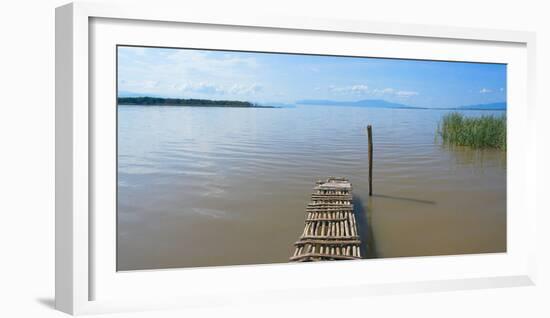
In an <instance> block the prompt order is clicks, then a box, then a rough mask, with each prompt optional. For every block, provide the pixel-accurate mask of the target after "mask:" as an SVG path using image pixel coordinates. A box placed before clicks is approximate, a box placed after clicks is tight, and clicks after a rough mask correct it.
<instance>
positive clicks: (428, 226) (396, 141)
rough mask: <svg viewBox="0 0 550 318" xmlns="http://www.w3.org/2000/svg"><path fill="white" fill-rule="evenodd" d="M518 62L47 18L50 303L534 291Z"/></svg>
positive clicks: (301, 30) (122, 305)
mask: <svg viewBox="0 0 550 318" xmlns="http://www.w3.org/2000/svg"><path fill="white" fill-rule="evenodd" d="M181 12H184V13H181ZM533 45H534V35H533V34H532V33H528V32H513V31H496V30H474V29H463V28H451V27H430V26H420V25H401V24H393V23H388V24H385V23H370V22H362V21H332V20H319V21H318V20H313V19H312V20H303V19H293V18H288V17H277V16H274V17H254V18H251V17H246V16H241V17H236V16H232V17H224V16H212V15H204V14H201V13H200V12H192V13H190V12H188V11H186V10H178V8H169V7H166V8H155V10H150V8H147V6H139V5H138V6H133V7H131V8H129V7H128V8H127V7H120V6H118V7H117V6H115V5H112V4H111V5H107V4H106V5H98V4H86V3H77V4H70V5H67V6H64V7H60V8H58V9H57V12H56V308H58V309H60V310H62V311H65V312H68V313H72V314H80V313H98V312H109V311H115V310H116V311H120V310H141V309H154V308H168V307H185V306H188V305H192V304H193V305H196V304H201V303H202V304H207V303H209V302H215V303H233V302H239V301H242V300H240V299H243V297H245V298H246V299H247V300H248V301H250V300H251V299H252V300H258V301H266V300H268V301H286V300H290V299H292V298H293V297H296V296H297V295H301V297H302V298H303V299H308V298H316V299H319V298H323V297H345V295H346V294H347V293H348V292H350V291H353V293H355V294H357V295H370V294H387V293H400V292H407V291H425V290H453V289H470V288H489V287H506V286H520V285H529V284H533V275H534V273H533V270H532V268H533V264H534V262H535V259H534V253H535V251H534V246H535V244H534V243H533V242H534V218H535V213H536V211H535V208H534V206H533V203H532V202H533V200H532V196H533V195H534V194H532V193H531V192H529V191H527V189H529V188H530V187H534V185H535V176H536V175H535V171H534V165H533V160H534V158H533V156H530V154H532V152H533V150H534V142H533V141H532V140H533V136H534V131H535V127H534V125H532V122H533V119H534V118H535V116H536V112H535V108H534V105H533V95H534V93H533V90H534V75H533V70H534V63H535V61H534V56H533ZM319 277H323V279H319ZM304 288H307V289H308V290H313V291H315V292H313V293H310V294H309V295H310V296H305V297H304V296H303V294H302V291H303V290H304Z"/></svg>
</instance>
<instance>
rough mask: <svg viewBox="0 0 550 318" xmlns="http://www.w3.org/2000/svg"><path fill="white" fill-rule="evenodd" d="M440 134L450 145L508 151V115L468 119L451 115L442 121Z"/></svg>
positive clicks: (439, 127)
mask: <svg viewBox="0 0 550 318" xmlns="http://www.w3.org/2000/svg"><path fill="white" fill-rule="evenodd" d="M438 133H439V135H440V136H441V138H442V139H443V142H444V143H445V144H448V145H456V146H469V147H472V148H477V149H480V148H496V149H502V150H506V115H502V116H494V115H483V116H481V117H466V116H464V115H463V114H460V113H456V112H453V113H449V114H446V115H444V116H443V118H442V119H441V122H440V123H439V125H438Z"/></svg>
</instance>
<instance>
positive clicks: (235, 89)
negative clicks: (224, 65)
mask: <svg viewBox="0 0 550 318" xmlns="http://www.w3.org/2000/svg"><path fill="white" fill-rule="evenodd" d="M176 89H177V90H179V91H181V92H183V93H199V94H209V95H224V94H228V95H253V94H256V93H258V92H260V91H261V90H262V86H261V85H259V84H255V83H254V84H249V85H242V84H234V85H231V86H223V85H218V84H213V83H205V82H200V83H190V84H188V83H186V84H182V85H179V86H177V87H176Z"/></svg>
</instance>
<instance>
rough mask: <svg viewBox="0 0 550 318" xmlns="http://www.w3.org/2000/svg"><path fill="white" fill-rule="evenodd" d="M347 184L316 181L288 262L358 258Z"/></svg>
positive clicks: (340, 181)
mask: <svg viewBox="0 0 550 318" xmlns="http://www.w3.org/2000/svg"><path fill="white" fill-rule="evenodd" d="M352 200H353V196H352V187H351V183H350V182H349V181H348V180H347V179H346V178H335V177H330V178H328V179H327V180H325V181H317V183H316V186H315V187H314V189H313V193H312V194H311V202H310V203H309V204H308V205H307V208H306V214H307V215H306V219H305V225H304V230H303V232H302V235H301V236H300V238H299V239H298V241H297V242H295V243H294V245H295V250H294V254H293V255H292V257H291V258H290V261H295V262H308V261H322V260H345V259H358V258H361V255H360V246H361V240H360V238H359V236H358V234H357V233H358V232H357V223H356V220H355V215H354V213H353V203H352Z"/></svg>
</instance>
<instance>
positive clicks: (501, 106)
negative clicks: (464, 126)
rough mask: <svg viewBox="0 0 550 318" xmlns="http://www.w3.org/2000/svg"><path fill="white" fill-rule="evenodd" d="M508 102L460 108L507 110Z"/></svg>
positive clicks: (462, 107) (461, 107) (461, 108)
mask: <svg viewBox="0 0 550 318" xmlns="http://www.w3.org/2000/svg"><path fill="white" fill-rule="evenodd" d="M506 107H507V104H506V102H500V103H490V104H477V105H467V106H460V107H457V108H456V109H460V110H506Z"/></svg>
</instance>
